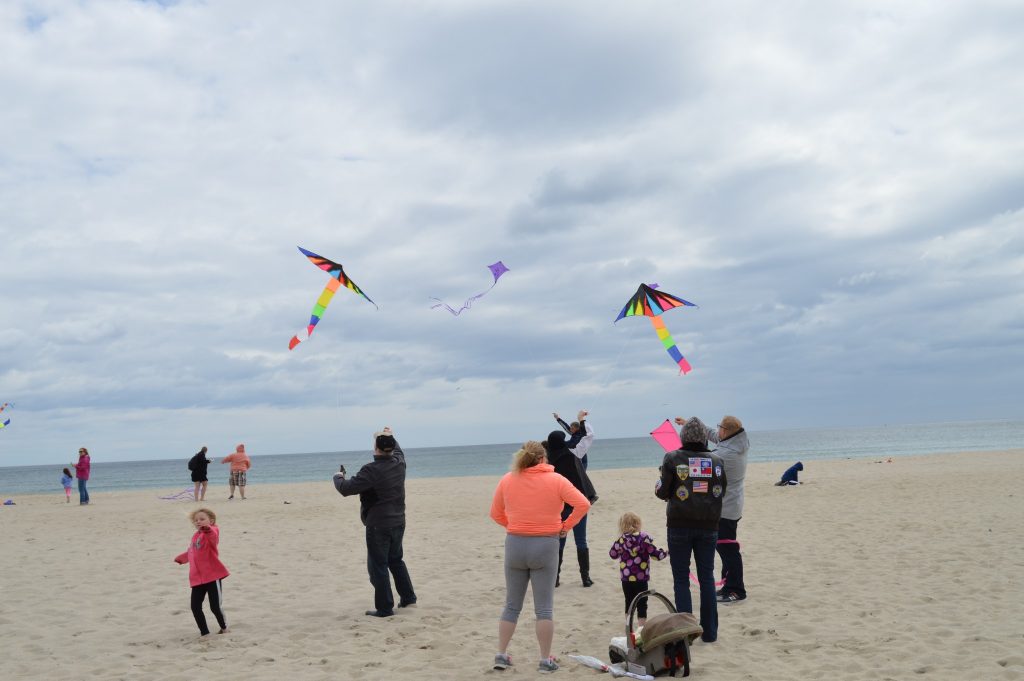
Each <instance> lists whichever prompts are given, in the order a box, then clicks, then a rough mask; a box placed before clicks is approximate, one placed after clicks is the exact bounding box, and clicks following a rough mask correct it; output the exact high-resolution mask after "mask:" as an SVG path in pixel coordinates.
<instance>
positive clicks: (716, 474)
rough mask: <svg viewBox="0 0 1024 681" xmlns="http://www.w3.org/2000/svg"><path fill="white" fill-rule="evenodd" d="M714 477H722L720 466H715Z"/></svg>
mask: <svg viewBox="0 0 1024 681" xmlns="http://www.w3.org/2000/svg"><path fill="white" fill-rule="evenodd" d="M715 477H716V478H720V477H722V467H721V466H715Z"/></svg>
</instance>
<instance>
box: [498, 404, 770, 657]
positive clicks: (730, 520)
mask: <svg viewBox="0 0 1024 681" xmlns="http://www.w3.org/2000/svg"><path fill="white" fill-rule="evenodd" d="M586 417H587V412H586V411H581V412H580V413H579V415H578V421H576V422H574V423H573V424H565V423H564V422H563V421H562V420H561V419H560V418H559V417H558V415H557V414H555V419H556V420H557V421H558V423H559V425H561V426H562V427H563V429H564V430H565V431H567V432H568V433H569V435H570V437H569V440H568V441H566V438H565V433H564V432H562V431H552V432H551V433H550V434H549V435H548V437H547V438H546V439H545V440H544V441H543V442H537V441H532V440H531V441H528V442H526V443H524V444H523V446H522V448H521V449H520V450H519V451H518V452H516V454H515V456H514V458H513V464H512V470H511V471H510V472H509V473H507V474H506V475H505V476H504V477H502V479H501V481H500V482H499V483H498V487H497V489H496V490H495V492H494V497H493V500H492V503H491V511H490V515H491V518H492V519H493V520H494V521H495V522H496V523H498V524H499V525H501V526H502V527H504V528H505V529H506V532H507V534H506V536H505V587H506V598H505V607H504V610H503V611H502V613H501V617H500V619H499V621H498V652H497V653H496V654H495V656H494V669H496V670H505V669H508V668H509V667H511V666H512V658H511V656H510V655H509V654H508V647H509V644H510V643H511V640H512V636H513V634H514V632H515V629H516V623H517V622H518V620H519V615H520V612H521V611H522V606H523V600H524V599H525V596H526V587H527V585H528V584H529V585H532V588H533V602H534V613H535V616H536V625H535V631H536V636H537V643H538V645H539V648H540V661H539V662H538V665H537V669H538V671H540V672H552V671H555V670H556V669H558V663H557V661H556V660H555V658H554V657H553V656H552V655H551V645H552V641H553V638H554V619H553V613H554V590H555V588H556V587H558V586H559V585H560V582H561V580H560V574H561V567H562V562H563V548H564V546H565V540H566V537H567V536H568V533H569V531H570V530H571V531H572V532H573V537H574V539H575V542H576V547H577V557H578V561H579V567H580V577H581V579H582V583H583V586H584V587H589V586H591V585H592V584H593V581H592V580H591V579H590V574H589V569H590V556H589V550H588V548H587V542H586V518H587V514H588V512H589V510H590V507H591V505H592V504H593V503H594V502H596V501H597V499H598V497H597V494H596V492H595V490H594V488H593V485H592V484H591V483H590V480H589V478H588V476H587V466H586V459H585V457H586V454H587V451H588V450H589V446H590V442H592V441H593V429H592V428H591V426H590V424H589V423H587V422H586ZM675 423H676V424H677V425H678V426H679V427H680V440H681V443H682V445H681V447H680V448H679V449H678V450H675V451H671V452H668V453H667V454H665V458H664V460H663V461H662V465H661V469H660V470H661V475H660V477H659V479H658V482H657V484H656V486H655V490H654V493H655V495H656V496H657V497H658V498H659V499H662V500H664V501H665V502H666V526H667V534H668V537H667V539H668V542H667V546H668V549H667V550H665V549H661V548H658V546H657V545H656V544H655V542H654V540H653V539H652V537H651V536H650V535H649V534H647V533H646V532H644V531H643V529H642V521H641V519H640V517H639V516H638V515H637V514H635V513H632V512H627V513H624V514H623V515H622V517H621V518H620V519H619V531H620V532H621V534H620V536H619V537H618V539H616V540H615V542H614V543H613V544H612V547H611V549H610V550H609V556H610V557H611V558H614V559H616V560H617V561H618V562H619V574H620V578H621V583H622V592H623V596H624V600H625V611H626V613H627V614H629V612H630V610H631V608H632V607H635V608H636V614H637V615H638V623H639V625H640V626H641V627H642V626H643V625H644V624H645V622H646V618H647V604H646V598H644V597H640V594H642V593H644V592H645V591H647V589H648V585H649V581H650V576H651V561H652V560H661V559H663V558H664V557H666V556H668V558H669V560H670V564H671V566H672V582H673V590H674V597H675V609H676V611H677V612H689V613H692V612H693V601H692V599H691V596H690V556H691V554H692V556H693V558H694V562H695V563H696V572H697V582H698V584H699V588H700V625H701V628H702V630H703V631H702V634H701V639H702V640H703V641H705V642H707V643H713V642H714V641H716V640H717V638H718V603H726V604H728V603H736V602H739V601H742V600H744V599H746V597H747V594H746V589H745V586H744V583H743V560H742V556H741V554H740V545H739V542H738V540H737V539H736V536H737V526H738V524H739V520H740V518H741V517H742V513H743V479H744V477H745V475H746V466H747V452H748V450H749V447H750V445H749V441H748V439H747V435H746V432H745V431H744V429H743V425H742V423H741V422H740V421H739V419H737V418H736V417H734V416H726V417H724V418H723V419H722V421H721V423H719V424H718V426H717V427H716V428H715V429H711V428H708V427H707V426H705V425H704V423H703V422H702V421H701V420H700V419H699V418H696V417H693V418H690V419H684V418H682V417H677V418H676V419H675ZM585 438H589V440H588V441H587V442H586V445H585V446H584V447H583V448H582V450H583V451H582V453H581V451H580V450H581V448H580V446H579V445H580V443H581V442H582V441H583V440H584V439H585ZM709 445H715V448H714V449H711V448H710V447H709ZM716 549H717V551H718V553H719V555H720V556H721V558H722V566H723V568H722V569H723V573H724V579H723V582H722V588H721V589H720V590H716V583H715V577H714V556H715V551H716ZM638 597H639V598H638ZM634 602H635V606H634Z"/></svg>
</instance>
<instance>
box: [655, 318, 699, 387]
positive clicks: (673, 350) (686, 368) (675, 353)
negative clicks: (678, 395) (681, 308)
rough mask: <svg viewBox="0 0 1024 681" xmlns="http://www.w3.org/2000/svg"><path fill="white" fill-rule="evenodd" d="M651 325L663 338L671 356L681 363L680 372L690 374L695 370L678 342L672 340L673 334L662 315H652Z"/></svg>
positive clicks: (663, 342) (662, 342) (659, 336)
mask: <svg viewBox="0 0 1024 681" xmlns="http://www.w3.org/2000/svg"><path fill="white" fill-rule="evenodd" d="M650 320H651V326H653V327H654V330H655V331H656V332H657V334H658V338H660V339H661V344H662V345H663V346H664V347H665V351H666V352H668V355H669V357H671V358H672V359H673V361H675V363H676V364H678V365H679V373H681V374H688V373H690V371H692V370H693V367H692V366H690V363H689V362H687V361H686V358H685V357H683V353H681V352H679V348H678V347H676V342H675V341H674V340H672V334H670V333H669V332H668V329H666V328H665V322H664V320H662V318H661V317H660V316H654V317H650Z"/></svg>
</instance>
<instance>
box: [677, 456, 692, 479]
mask: <svg viewBox="0 0 1024 681" xmlns="http://www.w3.org/2000/svg"><path fill="white" fill-rule="evenodd" d="M691 461H692V459H691ZM676 475H677V476H679V479H680V480H686V478H688V477H689V476H690V469H689V468H688V467H686V466H684V465H683V464H679V465H678V466H676Z"/></svg>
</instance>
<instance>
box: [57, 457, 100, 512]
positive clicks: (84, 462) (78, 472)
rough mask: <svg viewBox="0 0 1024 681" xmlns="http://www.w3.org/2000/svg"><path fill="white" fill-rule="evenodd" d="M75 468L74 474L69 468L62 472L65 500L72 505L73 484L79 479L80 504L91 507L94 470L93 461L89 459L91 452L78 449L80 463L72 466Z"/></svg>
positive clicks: (61, 481)
mask: <svg viewBox="0 0 1024 681" xmlns="http://www.w3.org/2000/svg"><path fill="white" fill-rule="evenodd" d="M71 465H72V466H74V467H75V472H74V474H72V473H71V471H70V470H69V469H67V468H65V469H64V470H63V471H61V476H60V484H61V487H63V488H64V498H65V499H66V500H67V503H69V504H70V503H71V483H72V481H74V479H75V478H78V504H79V505H80V506H88V505H89V488H88V487H89V485H88V483H89V472H90V470H91V469H92V461H91V459H90V458H89V450H88V449H86V448H85V447H80V448H79V449H78V461H77V462H75V463H73V464H71Z"/></svg>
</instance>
